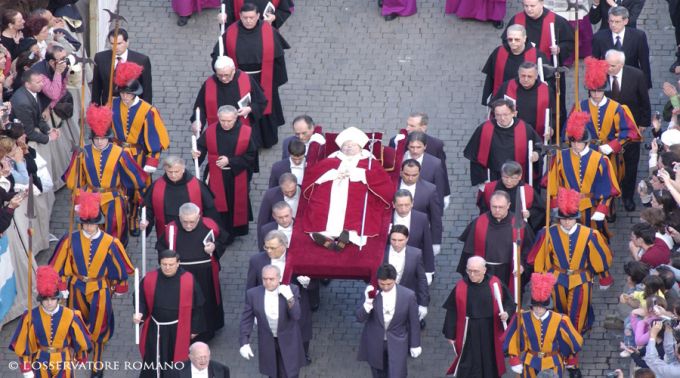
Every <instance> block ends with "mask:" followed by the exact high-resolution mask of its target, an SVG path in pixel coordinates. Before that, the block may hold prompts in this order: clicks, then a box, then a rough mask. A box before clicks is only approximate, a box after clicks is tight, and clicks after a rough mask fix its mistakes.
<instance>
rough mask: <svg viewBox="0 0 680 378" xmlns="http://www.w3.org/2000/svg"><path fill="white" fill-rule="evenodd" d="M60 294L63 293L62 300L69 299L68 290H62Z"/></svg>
mask: <svg viewBox="0 0 680 378" xmlns="http://www.w3.org/2000/svg"><path fill="white" fill-rule="evenodd" d="M59 293H61V297H62V298H64V299H68V290H62V291H60V292H59Z"/></svg>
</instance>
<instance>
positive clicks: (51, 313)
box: [42, 305, 59, 316]
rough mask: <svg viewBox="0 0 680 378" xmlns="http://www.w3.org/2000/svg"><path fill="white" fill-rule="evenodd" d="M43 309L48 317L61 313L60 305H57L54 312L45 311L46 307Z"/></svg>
mask: <svg viewBox="0 0 680 378" xmlns="http://www.w3.org/2000/svg"><path fill="white" fill-rule="evenodd" d="M42 309H43V311H45V313H46V314H47V315H49V316H52V315H54V314H56V313H57V311H59V305H57V307H55V308H54V310H52V311H47V310H46V309H45V307H43V308H42Z"/></svg>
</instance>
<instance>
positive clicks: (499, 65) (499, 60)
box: [493, 46, 537, 99]
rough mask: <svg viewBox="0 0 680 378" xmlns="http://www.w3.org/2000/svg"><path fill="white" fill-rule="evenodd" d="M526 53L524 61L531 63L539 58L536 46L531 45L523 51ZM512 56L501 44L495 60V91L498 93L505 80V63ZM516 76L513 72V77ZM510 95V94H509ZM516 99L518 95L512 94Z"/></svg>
mask: <svg viewBox="0 0 680 378" xmlns="http://www.w3.org/2000/svg"><path fill="white" fill-rule="evenodd" d="M522 54H524V61H525V62H531V63H536V59H537V54H536V48H535V47H530V48H529V49H528V50H526V51H525V52H523V53H522ZM509 57H510V54H508V50H507V49H506V48H505V46H501V47H500V48H499V49H498V53H497V54H496V61H495V62H494V71H493V93H494V94H496V92H498V88H500V87H501V85H503V83H504V82H505V65H506V64H507V63H508V58H509ZM514 76H516V75H515V74H514V73H513V77H514ZM508 96H510V95H509V94H508ZM510 97H512V98H514V99H517V97H513V96H510Z"/></svg>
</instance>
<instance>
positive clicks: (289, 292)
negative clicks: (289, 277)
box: [279, 285, 293, 301]
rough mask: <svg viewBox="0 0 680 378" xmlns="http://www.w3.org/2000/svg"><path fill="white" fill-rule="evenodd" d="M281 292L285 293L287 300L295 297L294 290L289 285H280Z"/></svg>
mask: <svg viewBox="0 0 680 378" xmlns="http://www.w3.org/2000/svg"><path fill="white" fill-rule="evenodd" d="M279 294H281V295H283V297H284V298H286V300H287V301H289V300H291V299H293V291H292V290H290V286H288V285H279Z"/></svg>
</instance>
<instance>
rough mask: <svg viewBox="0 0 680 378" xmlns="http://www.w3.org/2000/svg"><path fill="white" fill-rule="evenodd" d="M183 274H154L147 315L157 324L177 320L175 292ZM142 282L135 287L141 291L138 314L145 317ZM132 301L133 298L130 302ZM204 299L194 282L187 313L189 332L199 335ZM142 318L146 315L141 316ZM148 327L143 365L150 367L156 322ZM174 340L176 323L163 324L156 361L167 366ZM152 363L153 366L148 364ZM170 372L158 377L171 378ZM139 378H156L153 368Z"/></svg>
mask: <svg viewBox="0 0 680 378" xmlns="http://www.w3.org/2000/svg"><path fill="white" fill-rule="evenodd" d="M182 272H184V270H183V269H182V268H179V269H178V270H177V273H176V274H175V275H174V276H172V277H166V276H165V275H164V274H163V273H162V272H160V271H159V272H158V281H157V282H156V290H155V291H154V300H153V301H154V303H153V309H151V316H153V318H154V319H156V320H157V321H159V322H171V321H174V320H177V318H178V314H179V301H180V297H179V293H180V275H181V274H182ZM143 287H144V279H142V281H141V282H140V284H139V288H140V290H141V291H142V293H140V295H139V312H141V313H142V314H144V315H146V314H147V313H148V311H149V309H148V308H147V305H146V298H145V296H144V293H143ZM133 300H134V299H133ZM203 303H204V299H203V293H202V292H201V288H200V286H199V285H197V284H196V283H195V282H194V292H193V306H192V311H191V333H192V334H199V333H201V332H203V330H204V329H205V328H204V327H205V321H204V320H203V311H202V310H201V307H202V306H203ZM145 317H146V316H145ZM148 321H150V322H151V324H150V325H149V333H148V335H147V338H146V345H145V346H144V348H145V353H144V363H145V364H148V365H149V366H153V365H155V363H156V334H157V329H158V328H157V326H156V323H155V322H154V321H153V320H152V319H151V318H149V320H148ZM176 338H177V324H172V325H163V326H161V329H160V340H161V341H160V343H159V347H160V349H159V351H160V361H161V364H163V363H171V362H172V360H173V356H174V353H175V343H174V340H176ZM152 364H153V365H152ZM171 374H172V372H171V371H167V370H166V371H161V377H167V376H172V375H171ZM139 376H140V378H156V370H155V369H144V370H142V371H141V372H140V373H139Z"/></svg>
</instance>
